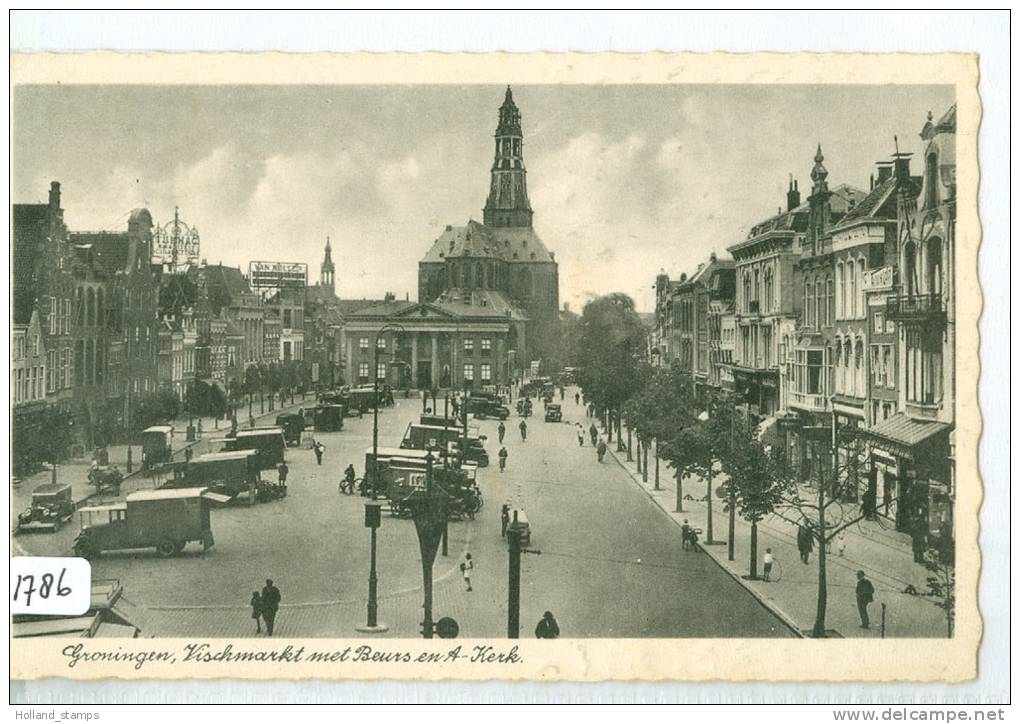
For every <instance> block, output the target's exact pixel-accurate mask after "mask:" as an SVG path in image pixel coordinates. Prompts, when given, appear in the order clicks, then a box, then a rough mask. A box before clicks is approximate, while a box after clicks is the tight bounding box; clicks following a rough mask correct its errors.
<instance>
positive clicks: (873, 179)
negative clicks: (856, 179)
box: [868, 174, 875, 191]
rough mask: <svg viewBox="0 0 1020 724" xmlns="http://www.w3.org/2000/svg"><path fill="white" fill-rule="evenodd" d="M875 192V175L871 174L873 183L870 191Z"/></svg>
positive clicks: (869, 188)
mask: <svg viewBox="0 0 1020 724" xmlns="http://www.w3.org/2000/svg"><path fill="white" fill-rule="evenodd" d="M874 190H875V174H871V182H870V185H869V186H868V191H874Z"/></svg>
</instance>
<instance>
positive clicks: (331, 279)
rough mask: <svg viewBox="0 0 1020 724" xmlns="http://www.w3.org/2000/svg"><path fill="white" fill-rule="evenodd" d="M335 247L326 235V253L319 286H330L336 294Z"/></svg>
mask: <svg viewBox="0 0 1020 724" xmlns="http://www.w3.org/2000/svg"><path fill="white" fill-rule="evenodd" d="M332 252H333V248H332V247H331V246H330V245H329V237H328V236H327V237H326V254H325V256H324V257H323V259H322V266H321V267H320V272H319V286H323V287H329V290H330V291H331V292H333V294H336V278H335V276H334V272H335V268H334V266H333V253H332Z"/></svg>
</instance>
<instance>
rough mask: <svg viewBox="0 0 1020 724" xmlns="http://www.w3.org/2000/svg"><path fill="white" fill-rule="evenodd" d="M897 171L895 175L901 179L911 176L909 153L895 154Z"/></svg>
mask: <svg viewBox="0 0 1020 724" xmlns="http://www.w3.org/2000/svg"><path fill="white" fill-rule="evenodd" d="M894 163H895V171H894V172H893V175H895V176H896V178H898V179H899V180H900V181H906V180H907V179H909V178H910V154H909V153H897V154H896V156H895V161H894Z"/></svg>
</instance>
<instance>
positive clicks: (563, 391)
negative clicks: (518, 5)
mask: <svg viewBox="0 0 1020 724" xmlns="http://www.w3.org/2000/svg"><path fill="white" fill-rule="evenodd" d="M566 394H567V393H566V391H565V390H564V389H563V385H560V402H563V396H564V395H566Z"/></svg>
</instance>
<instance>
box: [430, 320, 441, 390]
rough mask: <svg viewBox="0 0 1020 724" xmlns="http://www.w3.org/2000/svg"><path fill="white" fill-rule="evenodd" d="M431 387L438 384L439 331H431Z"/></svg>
mask: <svg viewBox="0 0 1020 724" xmlns="http://www.w3.org/2000/svg"><path fill="white" fill-rule="evenodd" d="M431 386H432V387H438V386H439V333H438V332H433V333H432V382H431Z"/></svg>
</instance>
